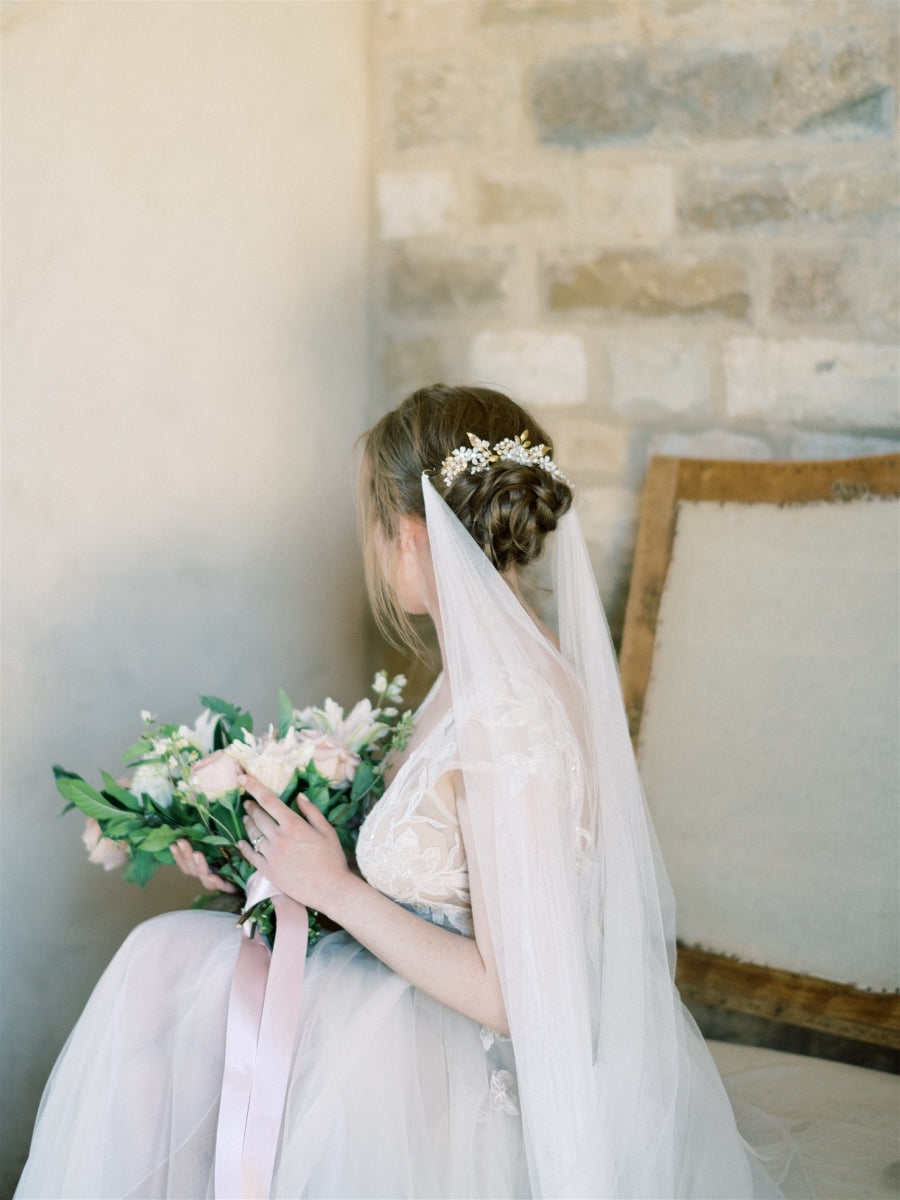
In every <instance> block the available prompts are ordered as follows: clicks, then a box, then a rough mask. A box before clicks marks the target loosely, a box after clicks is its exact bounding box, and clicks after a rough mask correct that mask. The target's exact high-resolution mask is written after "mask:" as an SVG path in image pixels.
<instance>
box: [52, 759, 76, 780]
mask: <svg viewBox="0 0 900 1200" xmlns="http://www.w3.org/2000/svg"><path fill="white" fill-rule="evenodd" d="M53 776H54V778H55V779H80V778H81V776H80V775H76V774H75V772H74V771H67V770H66V768H65V767H61V766H60V765H59V763H54V764H53Z"/></svg>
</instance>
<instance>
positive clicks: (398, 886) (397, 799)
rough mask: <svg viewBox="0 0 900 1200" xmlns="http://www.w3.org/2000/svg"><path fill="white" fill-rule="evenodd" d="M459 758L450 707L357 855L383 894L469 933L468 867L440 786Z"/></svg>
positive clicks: (364, 833) (365, 831)
mask: <svg viewBox="0 0 900 1200" xmlns="http://www.w3.org/2000/svg"><path fill="white" fill-rule="evenodd" d="M426 704H427V701H426ZM424 707H425V706H424V705H423V710H424ZM420 711H421V710H420ZM456 758H457V752H456V739H455V737H454V729H453V720H452V713H450V712H447V713H446V714H445V715H444V716H443V717H442V718H440V719H439V720H438V722H437V723H436V724H435V726H434V727H433V728H432V729H431V730H430V731H429V732H428V734H427V735H426V736H425V737H424V738H423V739H422V741H421V743H420V744H419V745H418V746H417V747H416V748H415V749H414V750H413V752H412V753H411V754H410V756H409V758H408V759H407V760H406V762H405V763H403V765H402V766H401V767H400V770H399V771H398V772H397V775H396V776H395V778H394V779H393V781H392V782H391V784H390V786H389V787H388V789H387V791H386V792H385V793H384V795H383V796H382V797H381V799H380V800H379V801H378V803H377V804H376V805H375V807H374V808H373V809H372V811H371V812H370V813H369V815H368V817H367V818H366V820H365V822H364V824H363V826H362V829H361V830H360V833H359V841H358V843H357V847H356V860H357V862H358V864H359V868H360V870H361V871H362V873H363V875H364V876H365V877H366V879H367V880H368V881H369V883H371V885H372V886H373V887H375V888H377V889H378V890H379V891H380V892H383V893H384V894H385V895H386V896H390V897H391V899H392V900H397V901H398V902H399V903H400V904H404V905H406V906H407V907H408V908H411V909H412V910H413V911H414V912H417V913H419V914H420V915H421V916H423V917H427V918H428V919H429V920H431V921H435V922H436V923H438V924H441V925H448V926H450V927H451V928H453V929H456V930H457V931H458V932H459V933H464V934H466V935H467V936H468V937H471V936H472V932H473V930H472V909H471V904H470V901H469V872H468V868H467V865H466V854H465V847H464V846H463V840H462V834H461V832H460V828H459V819H458V817H457V813H456V806H455V804H453V802H452V801H448V800H447V799H446V797H445V796H444V795H443V794H441V793H439V792H438V789H437V786H436V785H437V782H438V780H439V779H440V778H441V776H442V775H444V774H445V773H446V772H447V771H450V770H452V769H454V767H455V766H456V765H457V763H456Z"/></svg>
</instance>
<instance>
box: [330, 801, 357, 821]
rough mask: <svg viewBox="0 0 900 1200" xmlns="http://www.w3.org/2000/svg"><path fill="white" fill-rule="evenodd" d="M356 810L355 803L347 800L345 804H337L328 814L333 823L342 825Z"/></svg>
mask: <svg viewBox="0 0 900 1200" xmlns="http://www.w3.org/2000/svg"><path fill="white" fill-rule="evenodd" d="M355 810H356V805H355V804H348V803H346V802H345V803H343V804H338V805H335V807H334V808H333V809H332V810H331V812H330V813H329V814H328V820H329V821H330V822H331V823H332V825H335V826H337V825H341V824H342V823H343V822H344V821H346V820H347V818H348V817H349V816H352V815H353V814H354V813H355Z"/></svg>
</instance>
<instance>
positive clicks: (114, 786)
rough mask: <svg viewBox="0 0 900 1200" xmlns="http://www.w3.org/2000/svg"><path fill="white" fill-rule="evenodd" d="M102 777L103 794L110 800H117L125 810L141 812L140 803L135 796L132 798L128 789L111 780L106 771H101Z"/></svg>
mask: <svg viewBox="0 0 900 1200" xmlns="http://www.w3.org/2000/svg"><path fill="white" fill-rule="evenodd" d="M100 773H101V775H102V776H103V793H104V795H106V796H108V797H110V798H111V799H115V800H118V801H119V803H120V804H124V805H125V807H126V808H130V809H132V811H133V812H140V811H141V802H140V800H138V798H137V796H132V794H131V792H129V790H128V788H124V787H122V785H121V784H120V783H117V782H116V780H115V779H113V777H112V775H110V774H109V772H108V771H101V772H100Z"/></svg>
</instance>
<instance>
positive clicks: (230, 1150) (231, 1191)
mask: <svg viewBox="0 0 900 1200" xmlns="http://www.w3.org/2000/svg"><path fill="white" fill-rule="evenodd" d="M269 958H270V954H269V950H268V947H266V946H264V945H263V944H262V943H261V942H259V941H257V940H256V939H253V940H251V939H250V938H242V939H241V948H240V950H239V952H238V958H237V963H236V964H235V968H234V978H233V979H232V982H231V993H230V995H229V998H228V1020H227V1024H226V1028H225V1071H224V1074H223V1077H222V1099H221V1101H220V1104H219V1123H218V1127H217V1129H216V1165H215V1194H216V1196H217V1197H221V1198H223V1200H224V1198H225V1197H228V1198H229V1200H233V1198H234V1197H236V1196H240V1195H241V1164H242V1160H243V1150H244V1134H245V1129H246V1124H247V1111H248V1109H249V1106H250V1095H251V1092H252V1089H253V1075H254V1071H255V1068H256V1053H257V1042H258V1039H259V1027H260V1021H261V1018H262V1013H263V1002H264V1000H265V995H266V982H267V980H268V975H269Z"/></svg>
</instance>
